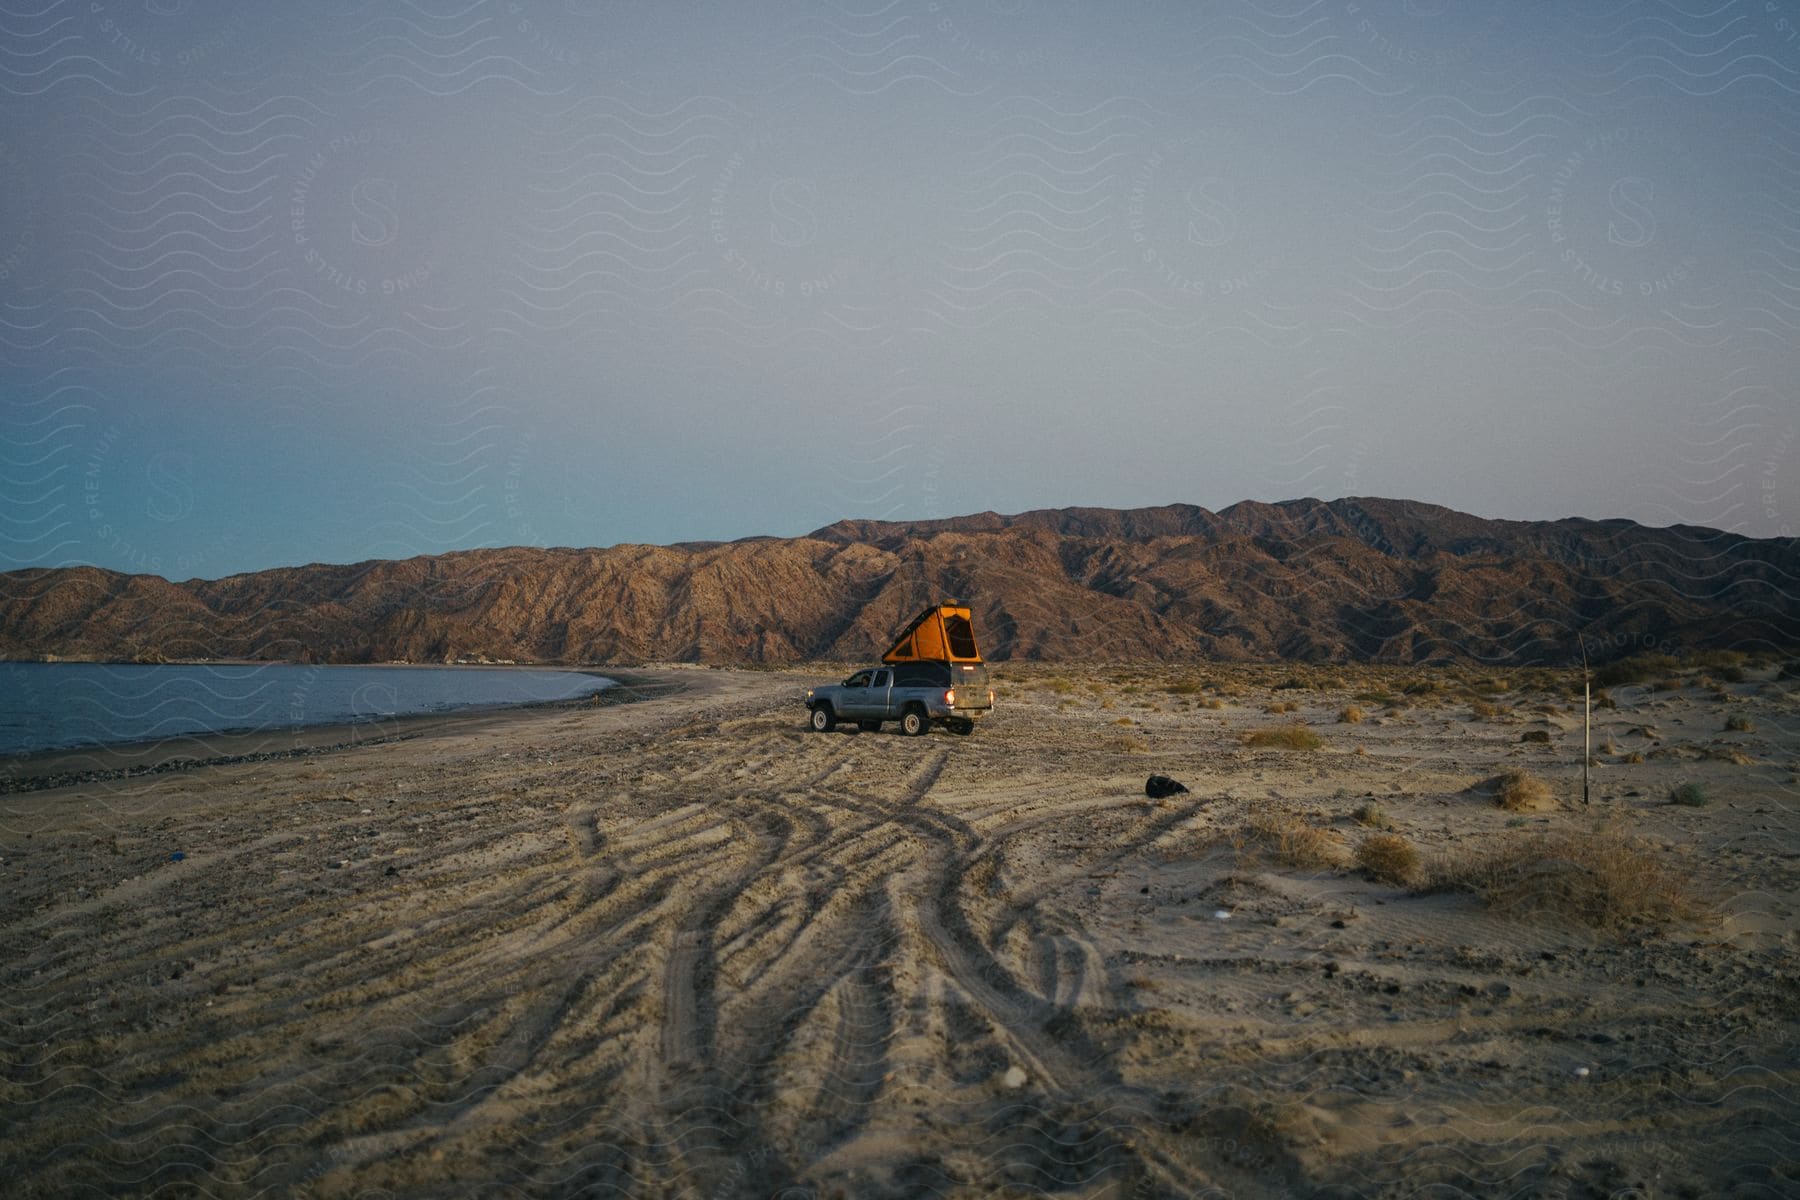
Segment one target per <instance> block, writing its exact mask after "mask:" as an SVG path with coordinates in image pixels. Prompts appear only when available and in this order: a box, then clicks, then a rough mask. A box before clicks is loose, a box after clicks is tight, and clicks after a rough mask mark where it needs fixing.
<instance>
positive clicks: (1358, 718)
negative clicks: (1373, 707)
mask: <svg viewBox="0 0 1800 1200" xmlns="http://www.w3.org/2000/svg"><path fill="white" fill-rule="evenodd" d="M1362 719H1363V710H1362V709H1360V708H1358V707H1356V705H1354V704H1352V705H1350V706H1349V707H1348V708H1345V709H1342V710H1340V711H1339V712H1338V724H1340V725H1360V724H1362Z"/></svg>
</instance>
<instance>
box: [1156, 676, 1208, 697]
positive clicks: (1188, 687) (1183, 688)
mask: <svg viewBox="0 0 1800 1200" xmlns="http://www.w3.org/2000/svg"><path fill="white" fill-rule="evenodd" d="M1204 690H1205V689H1203V688H1202V687H1201V686H1200V685H1199V684H1198V683H1196V682H1194V681H1193V680H1192V679H1178V680H1176V681H1175V682H1174V683H1171V684H1168V685H1167V686H1165V687H1164V688H1163V691H1165V692H1167V693H1169V695H1171V696H1197V695H1199V694H1200V693H1201V692H1202V691H1204Z"/></svg>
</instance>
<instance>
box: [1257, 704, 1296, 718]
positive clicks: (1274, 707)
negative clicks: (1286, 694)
mask: <svg viewBox="0 0 1800 1200" xmlns="http://www.w3.org/2000/svg"><path fill="white" fill-rule="evenodd" d="M1263 711H1264V712H1266V713H1274V714H1276V715H1277V716H1279V715H1281V714H1282V713H1291V712H1299V711H1300V706H1299V705H1298V704H1295V703H1294V702H1293V701H1292V700H1277V701H1276V702H1275V703H1274V704H1267V705H1264V706H1263Z"/></svg>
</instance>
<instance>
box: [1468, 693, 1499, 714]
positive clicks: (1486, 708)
mask: <svg viewBox="0 0 1800 1200" xmlns="http://www.w3.org/2000/svg"><path fill="white" fill-rule="evenodd" d="M1505 711H1506V710H1505V709H1503V708H1500V707H1499V706H1498V705H1494V704H1489V703H1488V702H1487V701H1486V700H1483V699H1482V698H1481V697H1480V696H1476V697H1474V698H1473V699H1471V700H1470V701H1469V714H1470V715H1471V716H1475V717H1480V718H1481V719H1483V720H1491V719H1492V718H1494V717H1497V716H1499V715H1500V714H1501V713H1502V712H1505Z"/></svg>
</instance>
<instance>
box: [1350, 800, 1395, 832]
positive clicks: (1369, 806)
mask: <svg viewBox="0 0 1800 1200" xmlns="http://www.w3.org/2000/svg"><path fill="white" fill-rule="evenodd" d="M1350 815H1351V816H1352V817H1354V818H1356V823H1357V824H1358V825H1367V826H1369V827H1370V828H1373V829H1389V830H1391V829H1393V827H1394V823H1393V822H1392V821H1391V820H1389V819H1388V815H1387V814H1386V813H1385V812H1383V811H1381V805H1379V804H1377V803H1375V802H1374V801H1373V800H1365V801H1364V802H1363V803H1361V804H1359V805H1357V806H1356V811H1355V812H1353V813H1351V814H1350Z"/></svg>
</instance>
